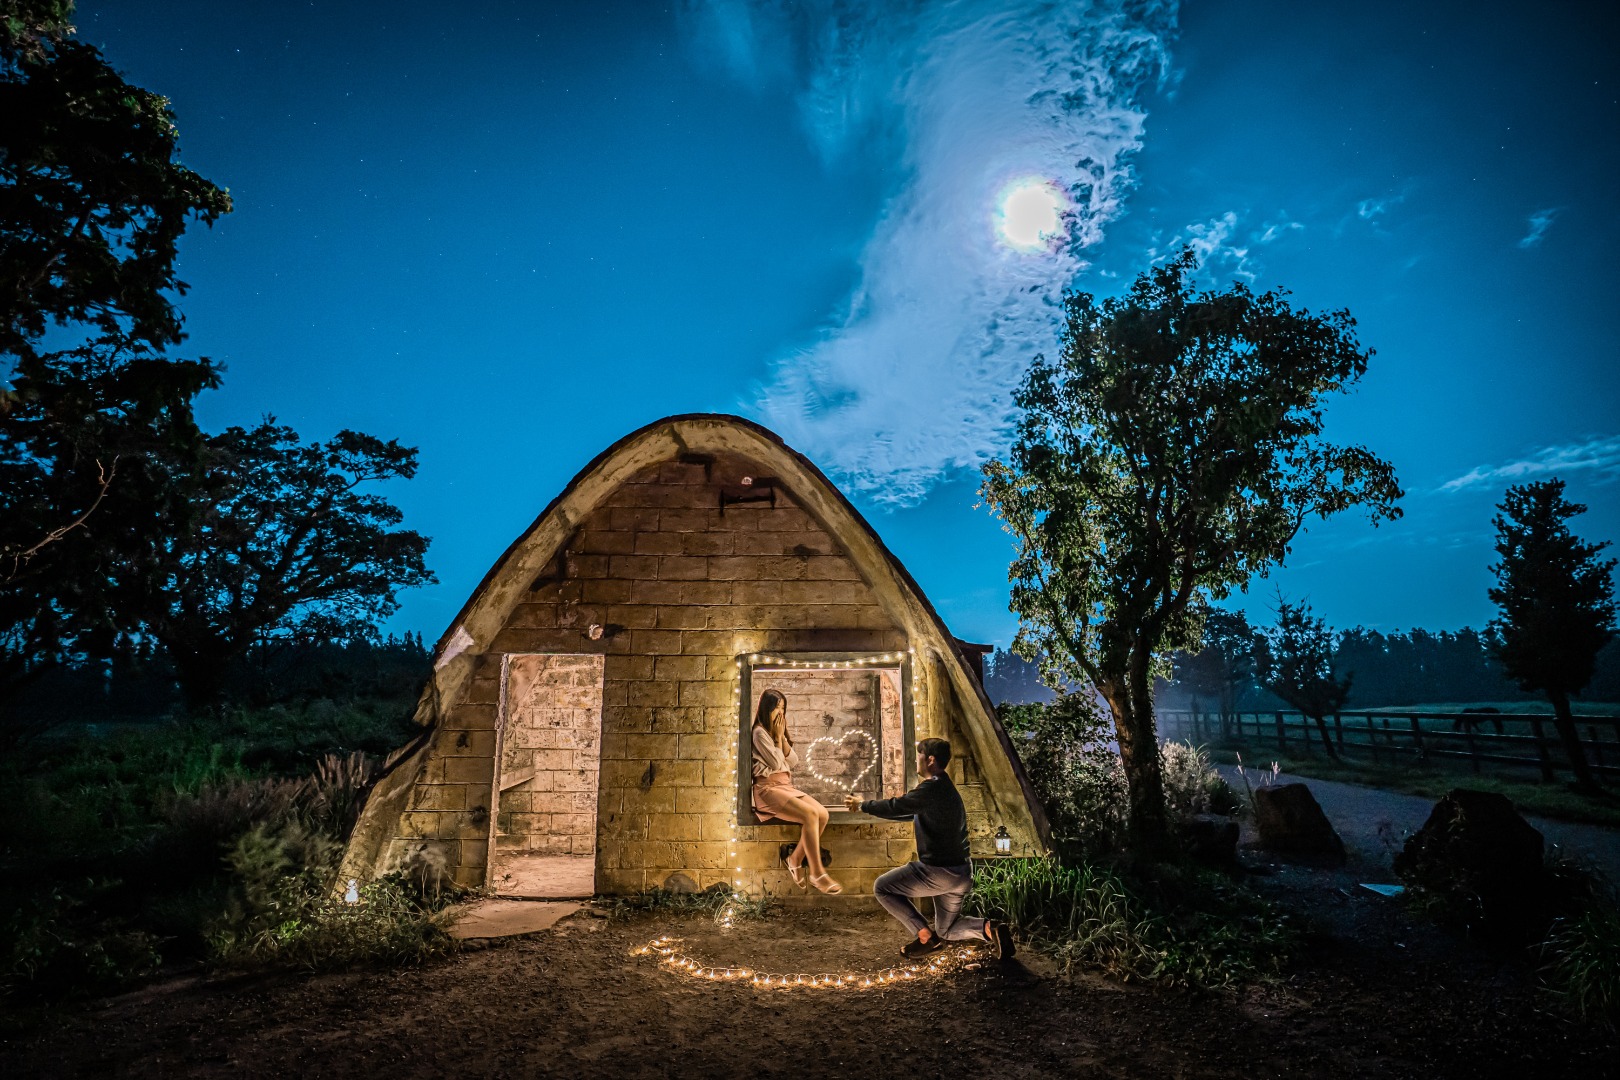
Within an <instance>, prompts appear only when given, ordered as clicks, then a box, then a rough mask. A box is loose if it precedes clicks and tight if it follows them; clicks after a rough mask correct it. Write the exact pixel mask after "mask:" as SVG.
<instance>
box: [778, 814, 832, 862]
mask: <svg viewBox="0 0 1620 1080" xmlns="http://www.w3.org/2000/svg"><path fill="white" fill-rule="evenodd" d="M777 816H779V817H784V818H787V819H788V820H789V821H796V822H798V823H799V845H798V847H796V848H794V850H793V855H799V854H802V855H803V857H804V862H805V863H808V864H809V866H810V873H812V874H814V875H815V876H816V877H820V876H821V875H822V874H825V873H826V872H827V868H826V867H825V866H823V865H822V864H821V830H822V828H823V827H824V826H825V825H826V824H827V818H828V815H827V808H826V807H824V806H822V805H821V804H820V803H818V802H816V801H815V800H813V799H802V798H796V799H792V800H789V801H788V803H787V804H786V805H784V806H783V807H782V808H781V809H780V810H778V811H777ZM791 857H792V856H791V855H790V856H789V858H791Z"/></svg>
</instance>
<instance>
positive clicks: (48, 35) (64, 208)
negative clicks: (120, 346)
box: [0, 0, 231, 356]
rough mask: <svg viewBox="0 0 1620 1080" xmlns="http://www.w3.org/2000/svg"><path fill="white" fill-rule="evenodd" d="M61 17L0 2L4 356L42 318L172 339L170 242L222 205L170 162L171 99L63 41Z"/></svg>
mask: <svg viewBox="0 0 1620 1080" xmlns="http://www.w3.org/2000/svg"><path fill="white" fill-rule="evenodd" d="M70 11H71V5H69V4H66V3H60V2H55V3H53V2H49V0H45V2H41V0H31V2H30V0H4V2H3V3H0V352H3V353H10V354H12V355H15V356H27V355H30V354H31V353H32V351H33V349H34V347H35V345H36V343H37V342H38V340H39V338H40V337H41V335H43V334H44V333H45V331H46V329H47V327H48V326H49V325H51V324H52V323H54V324H56V325H58V326H68V325H72V324H80V325H84V326H86V327H89V328H91V329H92V331H93V333H95V334H96V335H97V336H104V335H119V336H125V337H128V338H130V339H132V340H135V341H139V342H144V343H146V344H149V345H152V346H159V347H161V346H164V345H171V344H174V343H177V342H178V341H179V340H180V316H179V314H178V312H176V311H175V309H174V304H173V301H172V300H171V298H170V294H178V293H183V292H184V291H185V284H184V283H183V282H181V281H180V280H178V278H176V276H175V273H174V262H175V254H176V245H177V244H178V242H179V238H180V235H181V234H182V233H183V232H184V231H185V228H186V225H187V224H188V222H189V221H190V220H191V219H193V218H196V219H198V220H201V221H204V222H208V223H212V222H213V221H214V220H215V219H216V218H217V217H218V216H219V215H220V214H223V213H225V212H227V211H229V210H230V206H231V203H230V197H229V196H228V195H227V194H226V193H225V192H224V191H222V190H221V189H219V188H218V187H216V186H214V185H213V184H211V183H209V182H208V181H207V180H205V179H203V178H202V177H201V176H198V175H197V174H196V173H194V172H192V171H191V170H190V169H187V168H185V167H184V166H182V165H180V164H179V163H178V162H177V161H176V160H175V154H176V151H177V147H178V133H177V130H176V128H175V124H174V115H173V113H172V112H171V111H170V110H169V103H168V101H167V100H166V99H165V98H163V97H161V96H159V95H157V94H154V93H152V92H150V91H148V90H143V89H141V88H140V87H138V86H131V85H130V84H129V83H127V82H125V81H124V80H123V78H121V77H120V76H119V75H118V73H117V72H116V71H114V70H113V69H112V67H111V66H110V65H109V64H108V63H107V61H106V59H105V58H104V57H103V56H102V55H101V53H100V52H99V51H98V50H96V49H95V48H94V47H92V46H90V45H86V44H83V43H82V42H78V41H74V40H72V38H71V32H72V31H71V27H69V26H68V25H67V18H68V14H69V12H70Z"/></svg>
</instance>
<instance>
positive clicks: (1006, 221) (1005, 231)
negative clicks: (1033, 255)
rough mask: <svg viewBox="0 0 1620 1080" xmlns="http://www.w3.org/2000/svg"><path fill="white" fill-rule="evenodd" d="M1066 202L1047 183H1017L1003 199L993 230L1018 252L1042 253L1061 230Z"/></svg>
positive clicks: (1048, 182)
mask: <svg viewBox="0 0 1620 1080" xmlns="http://www.w3.org/2000/svg"><path fill="white" fill-rule="evenodd" d="M1066 203H1067V200H1066V199H1064V197H1063V193H1062V192H1061V191H1059V190H1058V188H1057V185H1056V184H1053V183H1052V182H1051V181H1050V180H1020V181H1018V182H1017V183H1016V184H1014V185H1013V186H1012V187H1011V188H1009V189H1008V191H1007V193H1006V194H1005V195H1004V196H1002V199H1001V207H1000V209H999V210H997V211H996V231H997V232H999V233H1000V234H1001V240H1002V243H1004V244H1006V245H1007V246H1008V247H1010V248H1013V249H1015V250H1017V251H1043V250H1045V249H1046V247H1047V246H1048V245H1049V244H1050V243H1051V240H1052V238H1053V237H1054V236H1057V235H1058V234H1059V233H1060V232H1061V231H1062V228H1063V208H1064V206H1065V204H1066Z"/></svg>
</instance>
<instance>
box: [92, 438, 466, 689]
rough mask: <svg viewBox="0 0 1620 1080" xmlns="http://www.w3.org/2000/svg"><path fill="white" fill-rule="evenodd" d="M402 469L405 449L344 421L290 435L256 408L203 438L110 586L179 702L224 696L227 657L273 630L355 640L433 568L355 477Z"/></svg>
mask: <svg viewBox="0 0 1620 1080" xmlns="http://www.w3.org/2000/svg"><path fill="white" fill-rule="evenodd" d="M415 474H416V451H415V450H414V449H412V448H409V447H403V446H400V445H399V443H398V442H397V441H393V440H390V441H388V442H383V441H382V440H381V439H377V438H375V437H373V436H370V435H363V434H360V433H358V432H353V431H342V432H339V433H338V435H337V437H336V438H334V439H332V440H331V441H330V442H327V443H310V444H308V445H305V444H303V443H301V442H300V441H299V439H298V436H297V434H296V433H295V432H293V431H292V430H291V429H290V428H286V427H281V426H278V425H277V424H276V423H275V421H274V419H273V418H271V419H267V420H265V421H264V422H263V423H261V424H259V425H258V426H257V427H253V428H240V427H233V428H229V429H227V430H226V431H225V432H224V433H222V434H220V435H218V436H214V437H211V438H210V439H209V441H208V447H207V450H206V452H205V454H204V455H203V458H202V460H201V462H200V463H199V465H198V466H197V467H195V468H192V469H185V468H180V469H177V470H176V472H175V473H174V475H173V476H171V477H170V490H171V491H172V492H173V493H174V496H173V499H174V503H173V505H174V507H175V509H174V513H175V516H176V520H177V522H181V523H184V524H183V525H182V526H180V527H176V528H173V529H170V530H167V531H164V532H161V533H157V534H154V535H153V536H151V537H149V538H148V547H147V549H146V551H145V552H144V553H143V557H142V560H141V563H140V564H139V566H138V567H136V568H134V569H133V571H131V572H127V573H126V574H125V576H124V581H123V584H122V586H121V589H122V595H121V597H120V602H121V603H122V605H123V606H124V609H125V610H127V611H130V612H132V613H136V614H138V616H139V618H140V621H141V623H142V625H143V626H144V627H145V628H146V631H147V632H148V633H150V634H151V635H152V636H153V637H155V638H156V639H157V640H158V641H159V642H161V643H162V644H163V646H164V648H165V649H166V650H167V652H168V654H169V657H170V659H171V660H172V662H173V663H174V667H175V672H176V676H177V677H178V679H179V681H180V685H181V689H182V691H183V692H184V694H185V696H186V700H187V702H188V703H189V704H190V705H192V706H194V707H196V706H206V705H211V704H213V703H215V702H217V701H219V700H220V699H221V698H222V697H223V696H224V691H225V678H226V675H227V673H228V671H229V670H230V667H231V665H233V664H234V663H236V662H238V661H240V660H241V659H242V658H243V657H244V656H246V655H247V653H248V651H249V650H250V649H252V648H253V647H254V646H256V645H257V646H259V647H261V648H262V647H264V646H265V645H266V644H268V643H270V642H274V641H276V640H285V639H289V638H296V639H300V640H304V641H309V640H328V641H334V640H346V639H355V638H369V637H371V636H373V635H374V634H375V624H376V622H377V620H379V619H382V618H386V617H387V616H388V615H391V614H392V613H393V612H394V611H396V610H398V606H399V605H398V601H397V600H396V596H397V594H398V592H399V590H401V589H405V588H412V587H415V586H418V585H425V584H430V583H432V582H433V581H435V580H436V579H435V578H434V576H433V574H432V573H431V572H430V571H428V570H427V569H426V567H425V566H424V564H423V555H424V553H425V552H426V551H427V546H428V540H427V538H426V537H424V536H422V535H420V534H419V533H416V532H412V531H410V530H407V529H396V528H394V526H397V525H398V524H399V523H400V521H401V520H402V517H403V515H402V514H401V513H400V511H399V509H398V508H396V507H395V506H394V505H393V504H392V503H390V502H388V501H387V500H386V499H384V498H382V497H380V496H378V495H375V494H371V493H369V492H366V491H362V490H361V488H363V487H365V486H367V485H370V484H373V483H377V482H380V481H384V480H389V479H394V478H400V479H409V478H411V477H412V476H414V475H415Z"/></svg>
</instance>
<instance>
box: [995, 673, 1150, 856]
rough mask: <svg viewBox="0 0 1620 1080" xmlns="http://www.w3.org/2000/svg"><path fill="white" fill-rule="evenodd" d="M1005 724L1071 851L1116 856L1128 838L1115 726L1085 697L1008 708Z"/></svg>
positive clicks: (1003, 714)
mask: <svg viewBox="0 0 1620 1080" xmlns="http://www.w3.org/2000/svg"><path fill="white" fill-rule="evenodd" d="M999 712H1000V715H1001V720H1002V723H1003V724H1004V725H1005V726H1006V728H1007V733H1008V735H1009V736H1011V738H1012V742H1013V745H1014V746H1015V747H1016V748H1017V750H1018V757H1019V759H1020V760H1021V761H1022V762H1023V765H1024V772H1025V775H1027V776H1028V777H1029V782H1030V785H1031V786H1032V787H1034V789H1035V794H1036V795H1037V796H1038V797H1039V798H1040V800H1041V805H1042V806H1043V807H1044V808H1045V810H1046V816H1047V820H1048V821H1049V822H1050V823H1051V826H1052V836H1053V839H1054V840H1055V841H1056V842H1057V843H1058V845H1059V846H1060V847H1062V848H1064V849H1066V850H1079V851H1087V852H1092V853H1102V852H1107V851H1114V850H1117V849H1118V848H1119V847H1120V845H1121V843H1122V841H1123V838H1124V835H1125V807H1126V789H1125V771H1124V769H1123V767H1122V766H1121V764H1120V760H1119V755H1118V754H1116V753H1115V752H1114V751H1113V749H1112V748H1111V747H1110V746H1109V740H1110V739H1112V738H1113V728H1112V724H1111V722H1110V721H1109V720H1108V718H1107V717H1105V716H1104V715H1103V714H1102V712H1101V711H1100V710H1099V709H1098V708H1097V706H1096V703H1095V702H1094V701H1092V699H1091V698H1090V697H1089V696H1088V695H1085V694H1064V695H1062V696H1060V697H1059V698H1058V699H1057V700H1056V701H1054V702H1051V703H1049V704H1044V705H1043V704H1035V705H1003V706H1002V707H1001V709H1000V710H999Z"/></svg>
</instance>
